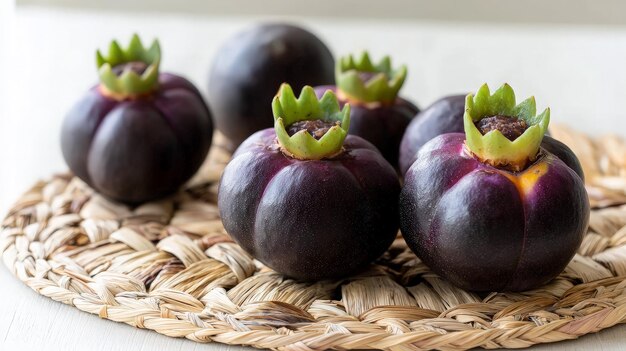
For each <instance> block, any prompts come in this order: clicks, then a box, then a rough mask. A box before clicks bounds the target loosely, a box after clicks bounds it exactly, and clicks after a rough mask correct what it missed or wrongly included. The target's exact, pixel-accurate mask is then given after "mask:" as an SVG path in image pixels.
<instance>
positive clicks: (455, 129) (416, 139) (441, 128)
mask: <svg viewBox="0 0 626 351" xmlns="http://www.w3.org/2000/svg"><path fill="white" fill-rule="evenodd" d="M464 112H465V95H452V96H447V97H444V98H441V99H439V100H437V101H435V102H434V103H433V104H432V105H430V106H429V107H428V108H426V109H425V110H423V111H422V112H420V114H418V115H417V117H416V118H415V119H414V120H413V121H412V122H411V124H409V126H408V128H407V129H406V132H405V133H404V136H403V137H402V142H401V144H400V156H399V161H398V162H399V169H400V173H401V174H403V175H404V174H405V173H406V171H407V170H408V169H409V167H411V165H412V164H413V162H415V160H416V159H417V154H418V152H419V150H420V148H421V147H422V146H423V145H424V144H426V143H427V142H428V141H430V140H431V139H432V138H434V137H436V136H439V135H441V134H445V133H464V128H463V114H464ZM541 147H542V148H544V149H545V150H547V151H549V152H550V153H552V154H554V155H555V156H556V157H558V158H560V159H561V161H563V162H565V164H566V165H568V166H569V167H570V168H571V169H573V170H574V172H576V174H578V175H579V176H580V177H581V178H582V179H583V180H584V179H585V178H584V173H583V168H582V166H581V164H580V161H579V160H578V158H577V157H576V155H575V154H574V152H573V151H572V150H571V149H570V148H569V147H568V146H567V145H565V144H563V143H562V142H560V141H558V140H556V139H554V138H552V137H550V136H548V135H546V136H544V138H543V140H542V142H541Z"/></svg>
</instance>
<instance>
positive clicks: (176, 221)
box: [0, 127, 626, 350]
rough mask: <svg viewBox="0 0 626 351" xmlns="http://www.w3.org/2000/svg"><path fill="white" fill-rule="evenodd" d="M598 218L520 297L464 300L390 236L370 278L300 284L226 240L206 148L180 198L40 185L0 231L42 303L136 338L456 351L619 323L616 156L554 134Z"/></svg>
mask: <svg viewBox="0 0 626 351" xmlns="http://www.w3.org/2000/svg"><path fill="white" fill-rule="evenodd" d="M552 134H553V135H554V136H555V137H557V138H558V139H561V140H563V141H564V142H566V143H568V144H569V145H571V146H572V147H573V148H574V150H575V152H577V153H578V155H579V157H580V158H581V161H582V163H583V165H584V167H585V170H586V174H587V180H588V183H589V193H590V197H591V199H592V202H593V204H594V205H595V206H596V207H606V206H608V205H613V206H612V207H607V208H604V209H595V210H593V211H592V214H591V223H590V229H589V234H588V235H587V236H586V238H585V239H584V242H583V244H582V247H581V248H580V250H579V252H578V254H577V255H576V256H575V257H574V259H573V260H572V262H571V263H570V264H569V266H568V267H567V268H566V269H565V271H564V272H563V273H562V274H561V275H560V276H559V277H558V278H556V279H555V280H554V281H552V282H551V283H549V284H548V285H546V286H543V287H541V288H539V289H536V290H533V291H527V292H523V293H495V292H494V293H490V294H480V295H479V294H475V293H471V292H467V291H463V290H460V289H458V288H456V287H454V286H452V285H450V284H449V283H448V282H446V281H445V280H442V279H440V278H439V277H437V276H436V275H434V274H432V273H431V272H430V271H429V270H428V268H427V267H426V266H424V265H423V264H422V263H421V262H420V261H419V260H418V259H417V258H416V257H415V256H414V255H413V254H412V253H411V251H410V250H408V248H407V247H406V245H405V243H404V242H403V240H402V239H401V237H398V239H397V240H396V241H395V242H394V243H393V245H392V247H391V248H390V249H389V251H388V252H387V253H385V254H384V255H383V257H381V258H380V259H379V260H378V261H377V262H376V263H375V264H373V265H372V266H371V267H370V268H369V269H368V270H367V271H365V272H362V273H361V274H359V275H358V276H354V277H351V278H349V279H345V280H343V281H325V282H318V283H300V282H296V281H293V280H290V279H286V278H284V277H282V276H280V275H278V274H276V273H273V272H272V271H271V270H269V269H267V268H265V267H263V266H262V265H261V264H260V263H258V262H256V261H255V260H253V259H252V258H251V257H250V256H248V255H247V254H246V253H245V252H243V251H242V249H241V248H239V246H237V245H236V244H235V243H233V241H232V240H231V239H230V238H229V237H228V235H227V234H226V233H225V232H224V229H223V227H222V225H221V222H220V219H219V212H218V209H217V206H216V204H215V201H216V182H217V181H218V179H219V175H220V173H221V170H222V169H223V167H224V165H225V164H226V163H227V162H228V159H229V154H228V153H227V152H225V151H224V149H223V148H221V147H220V146H219V142H218V145H215V146H214V147H213V149H212V151H211V155H210V156H209V159H208V161H207V163H206V164H205V165H204V167H203V169H202V170H201V171H200V172H199V176H197V177H196V178H195V179H194V180H192V181H191V182H190V185H189V186H188V188H187V189H186V190H185V191H183V192H181V193H179V194H178V195H176V196H173V197H171V198H168V199H164V200H162V201H159V202H153V203H147V204H144V205H141V206H139V207H136V208H128V207H126V206H123V205H120V204H115V203H112V202H109V201H107V200H105V199H104V198H102V197H101V196H99V195H98V194H96V193H94V192H93V190H91V189H89V188H88V187H87V186H86V185H85V184H84V183H82V182H80V181H79V180H77V179H76V178H72V177H71V176H70V175H57V176H54V177H52V179H50V180H48V181H45V182H39V183H38V184H36V185H35V186H34V187H33V188H32V189H31V190H29V191H28V192H27V193H26V194H24V196H22V198H21V199H19V201H18V202H17V204H15V206H14V207H13V208H12V209H11V210H10V212H9V213H8V216H7V217H6V219H5V220H4V222H3V223H2V229H1V230H2V231H1V234H0V251H1V252H2V258H3V260H4V263H5V265H6V266H7V267H8V269H9V270H10V271H11V272H12V273H13V274H14V275H15V276H16V277H17V278H19V279H20V280H22V281H23V282H24V283H26V284H27V285H28V286H30V287H31V288H32V289H33V290H35V291H36V292H38V293H39V294H41V295H44V296H48V297H50V298H52V299H54V300H56V301H61V302H63V303H65V304H69V305H72V306H74V307H76V308H78V309H80V310H83V311H86V312H89V313H93V314H97V315H99V316H100V317H101V318H106V319H110V320H114V321H118V322H124V323H127V324H130V325H132V326H135V327H138V328H147V329H152V330H155V331H157V332H159V333H161V334H165V335H168V336H172V337H185V338H188V339H191V340H194V341H197V342H209V341H215V342H220V343H226V344H237V345H252V346H255V347H260V348H271V349H289V350H310V349H316V350H317V349H329V348H332V349H369V348H376V349H390V350H391V349H393V350H420V349H431V348H436V349H444V350H459V349H468V348H473V347H484V348H497V347H507V348H520V347H527V346H530V345H533V344H537V343H547V342H555V341H560V340H566V339H575V338H577V337H579V336H580V335H584V334H587V333H593V332H596V331H599V330H601V329H604V328H608V327H610V326H613V325H615V324H617V323H622V322H625V321H626V293H625V291H626V280H625V279H624V277H626V245H625V244H626V206H621V205H618V204H623V203H626V144H625V143H624V142H623V141H622V140H620V139H619V138H616V137H609V138H604V139H602V141H594V140H591V139H590V138H588V137H585V136H584V135H582V134H580V133H576V132H573V131H571V130H569V129H566V128H563V127H560V128H556V129H554V130H553V131H552Z"/></svg>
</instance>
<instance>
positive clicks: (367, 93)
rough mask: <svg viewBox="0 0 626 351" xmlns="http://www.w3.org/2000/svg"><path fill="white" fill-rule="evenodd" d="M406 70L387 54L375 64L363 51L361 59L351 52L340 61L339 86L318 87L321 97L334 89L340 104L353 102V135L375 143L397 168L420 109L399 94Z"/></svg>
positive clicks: (337, 77)
mask: <svg viewBox="0 0 626 351" xmlns="http://www.w3.org/2000/svg"><path fill="white" fill-rule="evenodd" d="M406 73H407V68H406V66H401V67H399V68H398V69H396V70H394V69H392V68H391V60H390V58H389V57H388V56H385V57H384V58H383V59H382V60H381V61H380V63H378V64H377V65H374V64H373V63H372V61H371V60H370V57H369V54H368V53H367V52H363V54H362V55H361V57H359V58H356V59H355V58H354V57H353V56H352V55H349V56H345V57H342V58H341V59H340V60H339V61H338V62H337V68H336V76H335V79H336V80H337V86H319V87H316V88H315V91H316V93H317V96H318V97H321V96H322V95H324V93H325V92H326V91H327V90H332V91H333V92H335V93H336V95H337V98H338V99H339V103H340V105H341V106H343V105H344V104H346V103H350V107H351V109H350V110H351V112H350V131H349V132H350V134H353V135H358V136H360V137H361V138H363V139H365V140H367V141H369V142H370V143H372V144H374V146H376V147H377V148H378V150H380V152H381V153H382V154H383V156H384V157H385V159H386V160H387V161H389V163H391V164H392V165H393V166H394V167H397V164H398V149H399V147H400V140H401V139H402V136H403V135H404V131H405V129H406V127H407V126H408V125H409V123H410V122H411V120H412V119H413V117H415V115H416V114H417V113H418V112H419V109H418V108H417V106H415V105H414V104H413V103H411V102H410V101H408V100H405V99H403V98H400V97H398V92H399V91H400V88H402V84H403V83H404V80H405V79H406Z"/></svg>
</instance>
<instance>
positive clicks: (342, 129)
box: [272, 83, 350, 160]
mask: <svg viewBox="0 0 626 351" xmlns="http://www.w3.org/2000/svg"><path fill="white" fill-rule="evenodd" d="M272 110H273V112H274V130H275V131H276V138H277V140H278V143H279V144H280V147H281V150H282V151H283V153H284V154H286V155H288V156H290V157H293V158H297V159H300V160H320V159H323V158H331V157H334V156H335V155H337V154H339V153H341V151H342V149H343V142H344V140H345V138H346V135H348V129H349V128H350V105H349V104H346V105H344V107H343V109H340V108H339V101H338V100H337V96H335V94H334V93H333V92H332V91H330V90H328V91H326V92H325V93H324V95H323V96H322V98H321V99H319V100H318V99H317V96H316V95H315V91H314V90H313V88H312V87H310V86H305V87H304V88H302V92H301V93H300V96H299V97H298V98H296V96H295V95H294V93H293V90H292V89H291V86H289V84H286V83H284V84H282V85H281V87H280V89H279V91H278V94H276V96H275V97H274V99H273V101H272ZM318 120H319V121H323V122H326V123H315V121H318ZM302 121H310V122H311V123H299V122H302ZM294 124H302V125H303V127H302V128H299V130H298V131H296V132H295V133H293V131H292V133H291V134H293V135H290V133H289V132H288V129H290V127H291V126H292V125H294ZM315 126H317V127H315ZM318 127H319V128H318ZM312 131H315V132H320V131H324V133H323V134H322V135H316V136H314V135H313V134H314V133H312Z"/></svg>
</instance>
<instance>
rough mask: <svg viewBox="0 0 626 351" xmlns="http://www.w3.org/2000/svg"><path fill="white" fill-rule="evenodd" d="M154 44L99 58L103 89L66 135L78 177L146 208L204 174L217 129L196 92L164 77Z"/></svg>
mask: <svg viewBox="0 0 626 351" xmlns="http://www.w3.org/2000/svg"><path fill="white" fill-rule="evenodd" d="M160 58H161V51H160V47H159V43H158V42H157V41H156V40H155V41H154V42H153V44H152V46H150V48H148V49H145V48H144V47H143V45H142V44H141V41H140V39H139V37H138V36H137V35H135V36H133V38H132V40H131V42H130V45H129V47H128V48H127V49H122V48H120V46H119V44H118V43H117V42H116V41H113V42H112V43H111V46H110V49H109V54H108V57H104V56H102V54H101V53H100V52H99V51H98V52H97V61H98V67H99V76H100V84H98V85H96V86H94V87H93V88H91V89H90V90H89V91H87V94H86V95H85V96H84V97H83V98H82V99H81V100H79V101H78V102H77V103H76V105H75V106H74V107H73V108H72V109H71V110H70V111H69V113H68V114H67V116H66V118H65V121H64V122H63V126H62V130H61V148H62V151H63V157H64V158H65V161H66V162H67V164H68V166H69V167H70V169H71V170H72V172H74V174H75V175H76V176H78V177H79V178H80V179H82V180H83V181H85V182H86V183H87V184H89V185H90V186H91V187H93V188H95V189H96V190H98V191H99V192H100V193H102V194H103V195H105V196H107V197H109V198H111V199H114V200H117V201H122V202H126V203H139V202H144V201H149V200H153V199H157V198H160V197H162V196H165V195H168V194H170V193H173V192H175V191H176V190H177V189H178V188H179V187H180V186H181V185H182V184H183V183H184V182H186V181H187V180H188V179H189V178H190V177H191V176H192V175H193V174H194V173H195V172H196V171H197V170H198V168H199V167H200V165H201V164H202V162H203V161H204V158H205V157H206V155H207V152H208V150H209V146H210V145H211V138H212V135H213V127H212V122H211V114H210V112H209V109H208V108H207V106H206V104H205V103H204V101H203V99H202V96H201V95H200V93H199V91H198V90H197V89H196V87H194V86H193V84H191V83H190V82H189V81H188V80H186V79H185V78H182V77H179V76H176V75H173V74H168V73H159V63H160Z"/></svg>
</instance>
